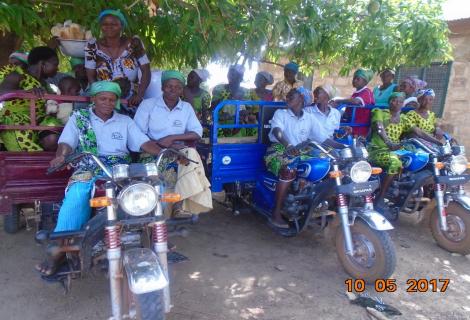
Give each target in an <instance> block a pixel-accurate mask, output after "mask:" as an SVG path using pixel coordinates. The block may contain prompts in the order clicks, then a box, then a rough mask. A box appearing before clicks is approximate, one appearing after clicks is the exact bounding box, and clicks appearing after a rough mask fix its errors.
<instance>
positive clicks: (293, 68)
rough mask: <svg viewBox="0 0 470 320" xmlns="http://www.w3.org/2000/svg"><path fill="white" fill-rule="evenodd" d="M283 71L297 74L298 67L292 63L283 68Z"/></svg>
mask: <svg viewBox="0 0 470 320" xmlns="http://www.w3.org/2000/svg"><path fill="white" fill-rule="evenodd" d="M284 70H291V71H293V72H294V73H297V72H299V65H298V64H297V63H295V62H293V61H291V62H289V63H288V64H286V65H285V66H284Z"/></svg>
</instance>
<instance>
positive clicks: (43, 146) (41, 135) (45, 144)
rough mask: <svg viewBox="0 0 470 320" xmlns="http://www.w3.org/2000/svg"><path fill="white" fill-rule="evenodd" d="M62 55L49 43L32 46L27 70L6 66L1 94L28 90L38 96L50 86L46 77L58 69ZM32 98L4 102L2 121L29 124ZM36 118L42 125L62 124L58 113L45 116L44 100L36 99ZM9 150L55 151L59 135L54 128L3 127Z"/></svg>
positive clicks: (8, 123) (1, 122) (1, 113)
mask: <svg viewBox="0 0 470 320" xmlns="http://www.w3.org/2000/svg"><path fill="white" fill-rule="evenodd" d="M58 66H59V59H58V58H57V54H56V52H55V51H54V50H53V49H51V48H48V47H36V48H33V49H32V50H31V52H30V54H29V55H28V66H27V68H26V70H24V69H23V68H21V67H19V66H15V65H9V66H7V67H6V68H7V69H8V70H5V69H4V70H3V71H4V72H5V73H4V74H5V77H4V79H3V81H2V83H1V84H0V94H4V93H8V92H11V91H16V90H27V91H32V92H33V93H35V94H36V95H37V96H38V98H40V97H42V96H43V95H44V93H45V92H46V91H47V90H48V89H49V90H50V88H49V86H48V85H47V84H46V81H45V79H47V78H49V77H52V76H54V75H55V74H56V73H57V68H58ZM30 121H31V119H30V115H29V99H15V100H11V101H7V102H5V103H4V106H3V108H2V109H1V111H0V124H4V125H29V124H30ZM36 122H37V123H38V124H39V125H41V126H61V125H62V124H61V122H60V121H59V120H58V119H56V118H55V117H51V116H46V109H45V101H44V100H42V99H38V100H36ZM0 137H1V139H2V140H3V143H4V145H5V148H6V149H7V150H8V151H43V150H46V151H55V149H56V148H57V138H58V135H57V134H56V133H55V132H52V131H43V132H38V131H32V130H4V131H2V132H1V133H0Z"/></svg>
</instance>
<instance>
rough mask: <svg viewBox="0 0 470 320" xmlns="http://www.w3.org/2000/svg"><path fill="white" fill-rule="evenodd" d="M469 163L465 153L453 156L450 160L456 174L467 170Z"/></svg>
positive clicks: (451, 167)
mask: <svg viewBox="0 0 470 320" xmlns="http://www.w3.org/2000/svg"><path fill="white" fill-rule="evenodd" d="M467 163H468V161H467V158H466V157H465V156H464V155H458V156H453V157H452V160H451V161H450V170H451V171H452V172H453V173H455V174H462V173H464V172H465V170H467Z"/></svg>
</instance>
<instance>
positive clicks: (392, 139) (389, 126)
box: [368, 92, 413, 215]
mask: <svg viewBox="0 0 470 320" xmlns="http://www.w3.org/2000/svg"><path fill="white" fill-rule="evenodd" d="M404 98H405V94H404V93H403V92H393V93H392V94H391V95H390V97H389V99H388V105H389V110H382V109H379V108H377V109H374V110H372V119H371V126H372V136H371V140H370V143H369V146H368V150H369V154H370V157H369V159H371V162H372V163H373V164H375V165H377V166H379V167H381V168H383V169H384V170H385V172H386V174H387V175H386V176H385V178H384V179H383V180H382V185H381V186H380V192H379V194H378V195H377V197H376V198H375V207H376V209H377V210H378V211H380V212H381V213H383V214H384V215H387V214H388V210H387V206H386V205H385V202H384V197H385V194H386V192H387V190H388V188H389V187H390V185H391V183H392V182H393V178H394V177H395V175H396V174H398V173H400V170H401V169H402V163H401V161H400V158H399V157H398V155H396V154H395V153H394V152H393V151H395V150H398V149H400V148H401V145H400V138H401V137H402V135H403V134H404V133H407V132H409V131H410V130H411V129H412V127H413V124H412V123H411V122H410V121H409V119H408V118H407V117H406V116H405V115H402V114H401V108H402V106H403V101H404Z"/></svg>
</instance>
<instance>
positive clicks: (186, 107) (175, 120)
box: [134, 97, 202, 140]
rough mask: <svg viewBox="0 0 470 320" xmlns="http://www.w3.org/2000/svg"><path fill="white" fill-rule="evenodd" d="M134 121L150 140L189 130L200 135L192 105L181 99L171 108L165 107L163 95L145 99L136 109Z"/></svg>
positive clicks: (199, 124)
mask: <svg viewBox="0 0 470 320" xmlns="http://www.w3.org/2000/svg"><path fill="white" fill-rule="evenodd" d="M134 121H135V122H136V123H137V125H138V126H139V128H140V130H142V132H143V133H145V134H146V135H148V136H149V137H150V139H152V140H158V139H161V138H164V137H166V136H169V135H174V134H184V133H187V132H190V131H192V132H195V133H196V134H198V135H199V136H200V137H202V126H201V123H200V122H199V120H198V119H197V116H196V113H194V109H193V107H192V106H191V104H189V103H187V102H185V101H182V100H181V99H180V101H179V102H178V104H177V105H176V106H175V107H174V108H173V110H170V109H169V108H168V107H167V105H166V104H165V101H164V100H163V97H158V98H151V99H146V100H144V101H143V102H142V103H141V104H140V106H139V108H138V109H137V113H136V114H135V117H134Z"/></svg>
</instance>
